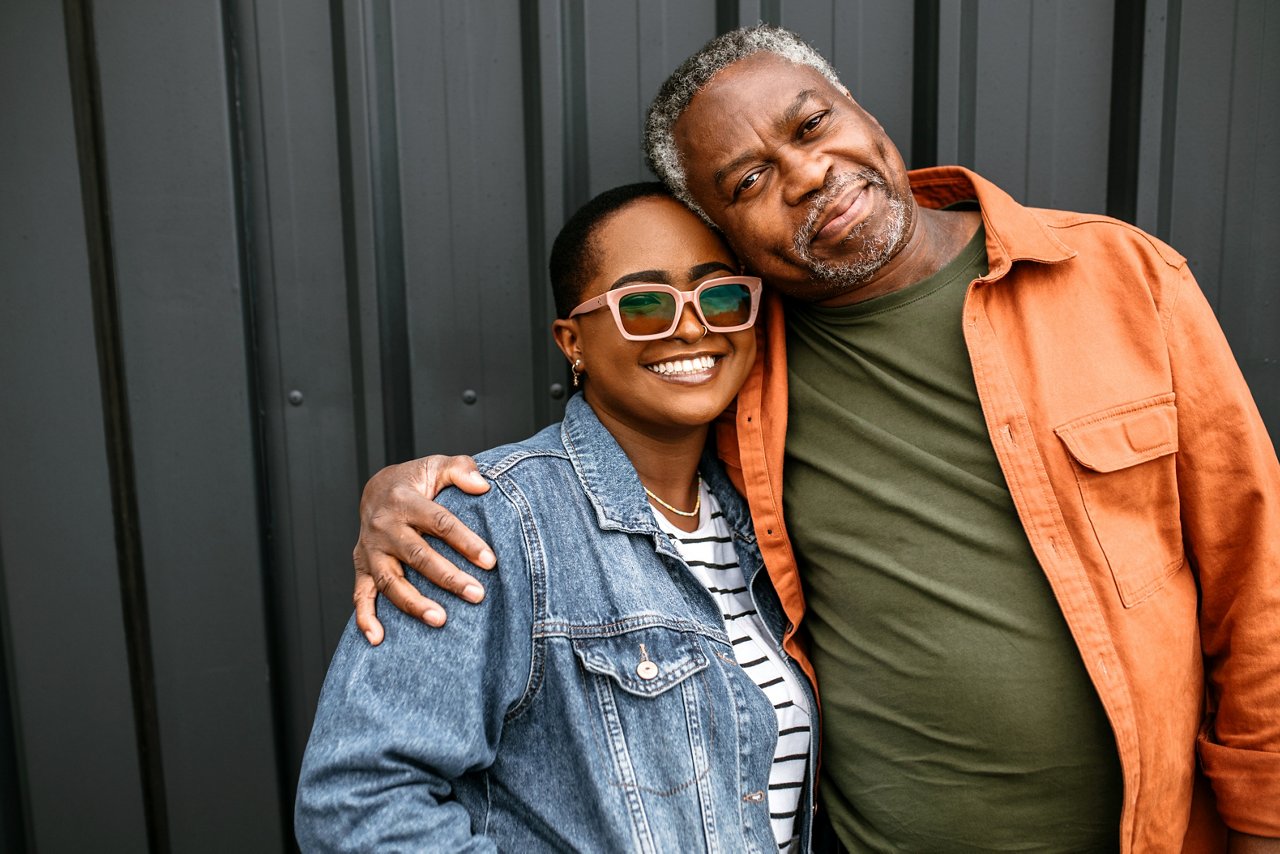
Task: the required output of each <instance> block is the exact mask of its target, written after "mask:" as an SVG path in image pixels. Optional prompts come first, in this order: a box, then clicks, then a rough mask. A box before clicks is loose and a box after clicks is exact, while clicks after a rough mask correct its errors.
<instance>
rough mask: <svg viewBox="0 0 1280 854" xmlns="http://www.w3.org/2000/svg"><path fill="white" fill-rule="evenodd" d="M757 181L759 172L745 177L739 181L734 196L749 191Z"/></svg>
mask: <svg viewBox="0 0 1280 854" xmlns="http://www.w3.org/2000/svg"><path fill="white" fill-rule="evenodd" d="M759 180H760V173H759V172H752V173H750V174H748V175H746V176H745V177H744V178H743V179H742V180H741V181H739V182H738V187H737V191H736V192H735V193H734V195H739V196H740V195H742V194H743V193H745V192H746V191H747V190H750V189H751V188H752V187H754V186H755V185H756V182H757V181H759Z"/></svg>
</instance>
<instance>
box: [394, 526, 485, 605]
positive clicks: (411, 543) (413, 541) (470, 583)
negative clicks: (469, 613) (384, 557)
mask: <svg viewBox="0 0 1280 854" xmlns="http://www.w3.org/2000/svg"><path fill="white" fill-rule="evenodd" d="M440 513H441V514H443V515H446V516H449V517H450V519H452V520H453V523H454V525H455V528H454V529H455V530H456V529H458V528H461V527H462V526H461V525H460V524H457V519H454V518H453V514H451V513H449V512H448V511H447V510H444V509H441V510H440ZM447 524H448V523H447V522H446V525H447ZM399 546H400V547H399V551H400V553H401V554H403V555H404V556H405V563H407V564H409V566H411V567H413V569H414V570H415V571H416V572H417V573H418V574H419V575H421V576H422V577H423V578H425V579H427V580H428V581H430V582H431V583H432V584H434V585H436V586H437V587H441V588H443V589H445V590H448V591H449V592H450V593H453V594H454V595H456V596H458V597H460V598H462V599H465V600H466V601H468V602H471V603H472V604H475V603H476V602H479V601H480V600H481V599H483V598H484V588H483V587H482V586H480V582H478V581H476V580H475V578H473V577H472V576H470V575H468V574H467V573H465V572H463V571H462V570H460V569H458V568H457V567H456V566H454V565H453V564H452V563H450V562H449V561H448V560H446V559H445V558H444V557H442V556H441V555H440V553H439V552H437V551H436V550H435V549H433V548H431V546H429V545H427V541H426V540H424V539H422V537H420V536H418V535H416V534H414V533H413V532H410V533H409V536H408V537H407V538H406V539H405V540H404V541H403V542H401V543H400V544H399Z"/></svg>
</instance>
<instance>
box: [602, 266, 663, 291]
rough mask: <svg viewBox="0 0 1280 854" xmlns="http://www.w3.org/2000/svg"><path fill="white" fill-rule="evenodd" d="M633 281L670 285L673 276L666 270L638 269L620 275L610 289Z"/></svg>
mask: <svg viewBox="0 0 1280 854" xmlns="http://www.w3.org/2000/svg"><path fill="white" fill-rule="evenodd" d="M632 282H644V283H645V284H657V285H669V284H671V276H670V275H669V274H668V273H667V271H666V270H637V271H636V272H634V273H627V274H626V275H624V276H619V277H618V278H617V279H616V280H615V281H614V283H613V284H612V285H610V286H609V290H613V289H614V288H620V287H622V286H623V285H629V284H631V283H632Z"/></svg>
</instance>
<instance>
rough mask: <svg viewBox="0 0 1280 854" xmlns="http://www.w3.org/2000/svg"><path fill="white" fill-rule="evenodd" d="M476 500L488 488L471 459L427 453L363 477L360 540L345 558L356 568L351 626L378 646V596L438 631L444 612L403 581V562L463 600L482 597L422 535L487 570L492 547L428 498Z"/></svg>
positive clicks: (480, 590) (477, 586) (474, 583)
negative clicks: (450, 489) (456, 494)
mask: <svg viewBox="0 0 1280 854" xmlns="http://www.w3.org/2000/svg"><path fill="white" fill-rule="evenodd" d="M450 485H452V486H456V487H458V488H459V489H461V490H462V491H463V492H468V493H470V494H472V495H479V494H481V493H484V492H488V491H489V484H488V482H487V481H485V479H484V478H483V477H481V476H480V473H479V472H478V471H476V464H475V461H474V460H472V459H471V458H470V457H446V456H440V455H436V456H431V457H423V458H422V459H420V460H412V461H410V462H407V463H400V464H399V465H394V466H387V467H386V468H384V469H383V470H382V471H380V472H378V473H377V474H375V475H374V476H373V477H371V478H369V482H368V483H366V484H365V485H364V494H363V495H361V496H360V539H359V540H357V541H356V548H355V551H354V552H353V553H352V555H351V560H352V562H353V563H354V564H355V567H356V589H355V596H354V600H355V606H356V625H357V626H359V627H360V631H362V632H364V636H365V637H366V638H368V639H369V643H371V644H373V645H374V646H377V645H378V644H380V643H382V636H383V632H382V623H380V622H378V615H377V613H376V612H375V610H374V602H375V601H376V600H377V598H378V594H379V593H381V594H382V595H384V596H386V597H387V599H388V600H390V601H391V604H393V605H395V606H396V607H397V608H399V609H400V610H401V611H404V612H405V613H406V614H411V615H413V616H415V617H419V618H421V619H422V621H423V622H425V623H426V624H427V625H429V626H443V625H444V621H445V613H444V608H442V607H441V606H440V603H438V602H435V601H433V600H431V599H428V598H427V597H425V596H423V595H422V594H421V593H419V592H418V590H417V588H416V587H414V586H413V585H412V584H410V583H409V582H408V581H407V580H406V579H405V577H404V572H403V570H402V568H401V563H402V562H403V563H406V564H408V565H409V566H411V567H413V568H414V569H415V570H417V571H418V572H420V573H421V574H422V575H423V576H425V577H426V578H427V579H428V580H429V581H431V582H432V583H434V584H436V585H437V586H439V587H441V588H443V589H445V590H448V591H449V592H451V593H455V594H457V595H458V596H460V597H461V598H463V599H465V600H466V601H468V602H473V603H474V602H479V601H480V600H481V599H483V598H484V588H483V587H481V586H480V584H479V582H477V581H476V580H475V579H474V578H473V577H472V576H470V575H468V574H467V573H465V572H463V571H462V570H460V569H458V568H457V567H456V566H454V565H453V564H452V563H450V562H449V561H447V560H445V559H444V558H443V557H441V556H440V555H439V554H438V553H437V552H436V551H435V550H434V549H432V548H431V547H430V546H429V545H427V541H426V540H424V539H423V538H422V536H423V534H429V535H430V536H433V537H437V538H439V539H441V540H444V541H445V542H446V543H448V544H449V545H450V546H452V547H453V548H454V549H455V550H457V551H458V553H459V554H462V555H465V556H466V558H467V559H468V560H469V561H471V562H472V563H474V564H475V565H476V566H478V567H480V568H482V569H492V568H493V565H494V563H495V562H496V559H495V558H494V555H493V551H492V549H490V548H489V546H488V544H486V543H485V541H484V540H482V539H480V538H479V537H478V536H476V535H475V533H473V532H472V531H471V529H469V528H467V527H466V526H464V525H463V524H462V523H460V522H459V521H458V519H457V517H456V516H454V515H453V514H452V513H450V512H449V511H448V510H446V509H444V508H443V507H441V506H440V505H439V504H437V503H435V501H433V500H432V499H433V498H435V497H436V496H437V495H439V494H440V490H442V489H444V488H445V487H446V486H450Z"/></svg>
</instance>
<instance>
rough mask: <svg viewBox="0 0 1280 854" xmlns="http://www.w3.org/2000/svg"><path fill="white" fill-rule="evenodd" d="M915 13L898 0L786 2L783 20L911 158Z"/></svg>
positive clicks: (900, 149) (783, 23) (903, 153)
mask: <svg viewBox="0 0 1280 854" xmlns="http://www.w3.org/2000/svg"><path fill="white" fill-rule="evenodd" d="M914 24H915V16H914V9H913V7H912V4H910V3H904V2H902V0H856V2H847V0H826V2H787V3H784V4H783V5H782V25H783V26H785V27H787V28H789V29H792V30H795V31H796V32H797V33H799V34H800V35H801V36H803V37H804V38H805V39H806V40H807V41H808V42H809V43H810V44H812V45H813V46H814V47H815V48H817V49H818V51H819V52H820V53H821V54H822V55H823V56H825V57H826V58H827V59H828V60H830V61H831V64H832V65H834V66H835V69H836V72H837V73H838V74H839V75H840V80H841V82H843V83H844V85H845V86H847V87H849V91H850V92H852V94H853V97H854V99H855V100H857V102H858V103H859V104H861V105H862V107H863V108H864V109H865V110H866V111H867V112H869V113H871V115H873V116H875V117H876V120H877V121H879V122H880V124H881V125H883V126H884V129H885V130H886V131H887V132H888V134H889V137H890V139H892V140H893V141H894V143H895V144H896V145H897V146H898V150H899V151H900V152H902V157H903V159H904V160H905V161H906V162H908V163H910V162H911V130H912V117H911V95H912V79H913V75H914V70H915V69H914V64H913V62H912V56H911V51H912V41H913V38H914V34H915V33H914V29H913V28H914Z"/></svg>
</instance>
